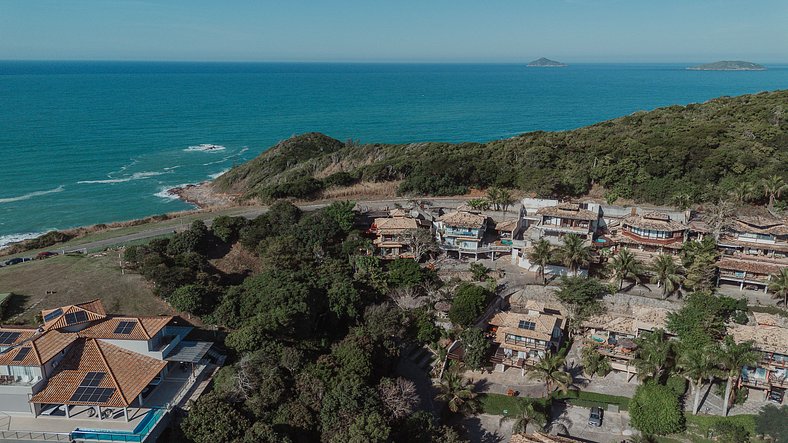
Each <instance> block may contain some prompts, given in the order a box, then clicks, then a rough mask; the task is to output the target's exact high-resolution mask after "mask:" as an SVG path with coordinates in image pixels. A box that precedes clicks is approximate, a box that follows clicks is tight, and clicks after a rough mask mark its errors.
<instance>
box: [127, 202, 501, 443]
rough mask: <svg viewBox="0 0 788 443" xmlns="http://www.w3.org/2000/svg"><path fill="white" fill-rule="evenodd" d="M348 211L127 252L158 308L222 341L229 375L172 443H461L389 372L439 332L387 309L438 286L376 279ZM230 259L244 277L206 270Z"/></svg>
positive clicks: (425, 275) (395, 275)
mask: <svg viewBox="0 0 788 443" xmlns="http://www.w3.org/2000/svg"><path fill="white" fill-rule="evenodd" d="M353 206H354V204H353V203H352V202H340V203H335V204H333V205H331V206H329V207H327V208H325V209H323V210H321V211H317V212H311V213H302V212H301V211H300V210H299V209H298V208H297V207H295V206H293V205H292V204H290V203H284V202H280V203H277V204H275V205H273V206H272V207H271V209H270V211H269V212H267V213H266V214H263V215H261V216H259V217H258V218H256V219H254V220H246V219H244V218H231V217H219V218H217V219H216V220H215V221H214V222H213V224H212V226H211V228H210V229H209V228H207V227H206V226H205V225H204V224H203V223H202V222H201V221H196V222H194V224H193V225H192V226H191V228H190V229H188V230H186V231H184V232H181V233H178V234H176V235H174V236H173V237H172V238H166V239H157V240H153V241H151V242H150V243H149V244H147V245H142V246H131V247H129V248H127V249H126V252H125V259H126V261H127V262H128V263H129V264H130V265H131V266H132V267H133V268H135V269H136V270H137V271H138V272H139V273H140V274H142V275H143V276H144V277H146V278H147V279H148V280H149V281H151V282H155V283H154V284H155V289H156V291H157V293H158V294H159V295H160V296H161V297H162V298H164V299H166V300H167V301H168V302H169V303H171V304H172V305H173V306H174V307H175V308H176V309H178V310H181V311H186V312H190V313H193V314H195V315H199V316H202V319H203V321H204V322H206V323H212V324H217V325H219V326H223V327H225V328H223V329H225V330H227V331H229V333H228V334H227V336H226V339H225V340H224V345H225V346H226V348H227V349H226V351H227V352H228V355H229V360H228V365H227V366H225V367H224V368H222V369H221V370H220V372H219V373H218V374H217V376H216V377H215V379H214V388H213V390H212V392H210V393H209V394H206V395H203V396H202V397H201V398H200V399H199V401H197V402H196V404H195V405H194V406H193V407H192V408H191V410H190V411H189V414H188V416H186V418H185V419H184V421H183V423H182V427H181V429H182V430H183V435H181V436H180V437H181V438H183V437H185V438H186V439H188V440H191V441H194V442H197V443H209V442H210V443H214V442H263V443H264V442H271V443H273V442H277V443H279V442H315V441H323V442H359V443H360V442H389V441H393V442H424V443H437V442H445V443H449V442H460V441H462V440H461V439H460V438H459V436H458V433H457V432H456V431H455V430H454V429H452V428H450V427H448V426H445V425H442V424H441V423H440V422H439V421H438V420H436V417H434V416H433V415H432V413H430V412H427V411H425V410H423V409H424V404H423V402H422V401H423V400H424V399H423V398H420V397H419V395H418V394H417V390H416V387H415V386H414V384H413V382H411V381H409V380H407V379H405V378H402V377H399V376H398V375H397V372H396V370H395V369H396V364H397V361H398V360H399V353H400V352H401V350H402V349H403V348H404V347H405V346H406V345H409V344H410V345H414V344H416V345H421V344H423V343H431V342H435V341H436V340H437V339H438V338H439V337H440V331H439V330H438V328H437V327H436V326H435V324H434V322H433V319H432V318H431V317H430V315H431V314H428V313H427V311H425V310H423V309H418V308H414V309H404V308H402V307H400V306H398V305H396V304H394V303H392V302H391V298H389V297H387V295H388V294H390V293H391V291H396V290H409V291H410V292H411V293H412V292H413V291H420V290H423V288H424V287H428V286H429V287H435V288H437V287H439V286H440V281H439V279H437V277H436V276H435V274H434V272H432V271H429V270H427V269H422V268H421V267H420V266H419V264H418V263H417V262H416V261H414V260H396V261H394V262H391V263H389V264H387V265H384V264H382V263H381V262H380V260H379V259H378V258H376V257H373V256H369V255H367V251H368V250H369V248H370V246H371V245H370V243H369V240H367V239H365V238H363V237H362V236H361V235H360V234H359V231H358V230H356V229H354V225H353V221H354V213H353V211H352V208H353ZM231 250H236V251H243V252H244V253H246V254H248V255H249V256H251V257H252V260H251V261H252V262H253V265H254V268H255V269H254V271H252V270H251V269H243V267H236V268H237V269H236V270H235V271H233V272H229V271H228V270H227V269H225V271H224V272H223V271H220V270H219V269H217V267H216V266H215V265H214V264H215V263H216V260H217V259H218V260H220V259H221V258H222V257H224V256H226V255H228V254H229V252H230V251H231ZM483 296H485V297H486V296H489V295H487V294H483ZM476 315H478V313H476ZM422 395H427V396H429V395H430V394H429V393H428V392H424V393H423V394H422ZM177 438H178V436H177V435H171V436H168V441H173V440H176V439H177Z"/></svg>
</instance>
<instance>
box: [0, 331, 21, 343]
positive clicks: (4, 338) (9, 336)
mask: <svg viewBox="0 0 788 443" xmlns="http://www.w3.org/2000/svg"><path fill="white" fill-rule="evenodd" d="M20 335H22V334H21V333H20V332H9V331H6V332H0V345H10V344H11V343H13V342H15V341H16V339H18V338H19V336H20Z"/></svg>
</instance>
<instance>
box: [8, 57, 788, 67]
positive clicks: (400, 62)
mask: <svg viewBox="0 0 788 443" xmlns="http://www.w3.org/2000/svg"><path fill="white" fill-rule="evenodd" d="M532 61H533V60H527V61H444V60H433V61H430V60H419V61H413V60H377V61H376V60H372V61H360V60H165V59H154V60H144V59H13V58H12V59H4V58H0V63H6V62H22V63H24V62H28V63H69V62H71V63H173V64H175V63H205V64H348V65H525V64H528V63H531V62H532ZM717 61H745V60H733V59H729V60H716V61H714V62H708V61H691V62H690V61H583V62H571V61H569V62H567V61H561V63H565V64H567V65H570V66H571V65H573V64H574V65H613V64H615V65H643V64H650V65H677V64H692V63H696V64H698V63H699V64H703V63H715V62H717ZM746 61H748V62H749V60H746ZM752 63H757V62H752ZM757 64H763V65H788V60H786V61H769V62H760V63H757Z"/></svg>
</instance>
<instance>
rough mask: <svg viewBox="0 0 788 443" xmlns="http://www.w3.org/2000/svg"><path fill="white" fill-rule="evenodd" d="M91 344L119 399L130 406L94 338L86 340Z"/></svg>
mask: <svg viewBox="0 0 788 443" xmlns="http://www.w3.org/2000/svg"><path fill="white" fill-rule="evenodd" d="M87 340H90V341H92V342H93V344H94V345H95V346H96V350H97V351H98V354H99V357H101V361H102V362H103V363H104V367H106V368H107V373H109V377H110V378H111V379H112V384H114V385H115V388H116V389H117V390H118V393H119V394H120V398H121V399H123V402H124V403H126V404H127V405H128V404H130V402H129V400H128V399H127V398H126V395H125V394H123V390H122V389H121V388H120V383H118V379H117V378H115V374H114V373H113V372H112V368H111V367H110V366H109V362H107V358H106V357H105V356H104V351H103V350H102V349H101V345H100V344H99V342H98V340H96V339H95V338H90V339H87Z"/></svg>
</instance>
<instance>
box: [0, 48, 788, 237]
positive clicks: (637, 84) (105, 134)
mask: <svg viewBox="0 0 788 443" xmlns="http://www.w3.org/2000/svg"><path fill="white" fill-rule="evenodd" d="M686 66H688V65H686V64H681V65H679V64H581V65H572V66H569V67H567V68H558V69H555V68H526V67H525V66H524V65H517V64H477V65H473V64H325V63H315V64H308V63H304V64H285V63H152V62H151V63H137V62H16V61H7V62H0V106H2V112H0V159H1V161H2V169H0V170H1V171H2V178H1V179H0V244H5V243H7V242H9V241H13V240H19V239H22V238H26V237H30V236H34V235H36V234H39V233H42V232H46V231H47V230H51V229H62V228H69V227H74V226H81V225H89V224H95V223H106V222H112V221H120V220H127V219H133V218H140V217H144V216H148V215H153V214H160V213H165V212H171V211H177V210H184V209H189V208H190V207H191V206H190V205H188V204H186V203H184V202H182V201H179V200H177V199H174V198H173V197H172V196H170V195H167V193H166V192H164V191H166V190H167V189H168V188H171V187H174V186H178V185H183V184H187V183H197V182H201V181H204V180H208V179H210V178H212V177H215V176H216V175H217V174H220V173H221V172H223V171H225V170H227V169H229V168H231V167H232V166H233V165H236V164H240V163H242V162H244V161H246V160H248V159H250V158H253V157H255V156H256V155H258V154H260V153H261V152H263V151H264V150H265V149H267V148H268V147H270V146H271V145H273V144H275V143H277V142H278V141H280V140H283V139H285V138H287V137H289V136H291V135H294V134H299V133H303V132H310V131H319V132H323V133H325V134H328V135H330V136H332V137H335V138H338V139H340V140H347V139H351V138H352V139H354V140H359V141H361V142H382V143H403V142H417V141H449V142H460V141H486V140H493V139H500V138H506V137H511V136H514V135H516V134H520V133H523V132H527V131H534V130H549V131H552V130H565V129H573V128H577V127H580V126H584V125H588V124H592V123H596V122H599V121H602V120H606V119H610V118H614V117H618V116H622V115H626V114H629V113H632V112H635V111H639V110H650V109H654V108H657V107H661V106H667V105H672V104H687V103H691V102H702V101H705V100H708V99H711V98H714V97H718V96H722V95H739V94H747V93H755V92H759V91H767V90H775V89H781V88H788V66H785V65H784V66H775V65H767V67H768V68H769V70H767V71H761V72H710V71H688V70H686V69H684V68H685V67H686ZM207 144H211V145H216V147H214V148H213V149H207V148H206V147H205V146H201V145H207Z"/></svg>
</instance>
